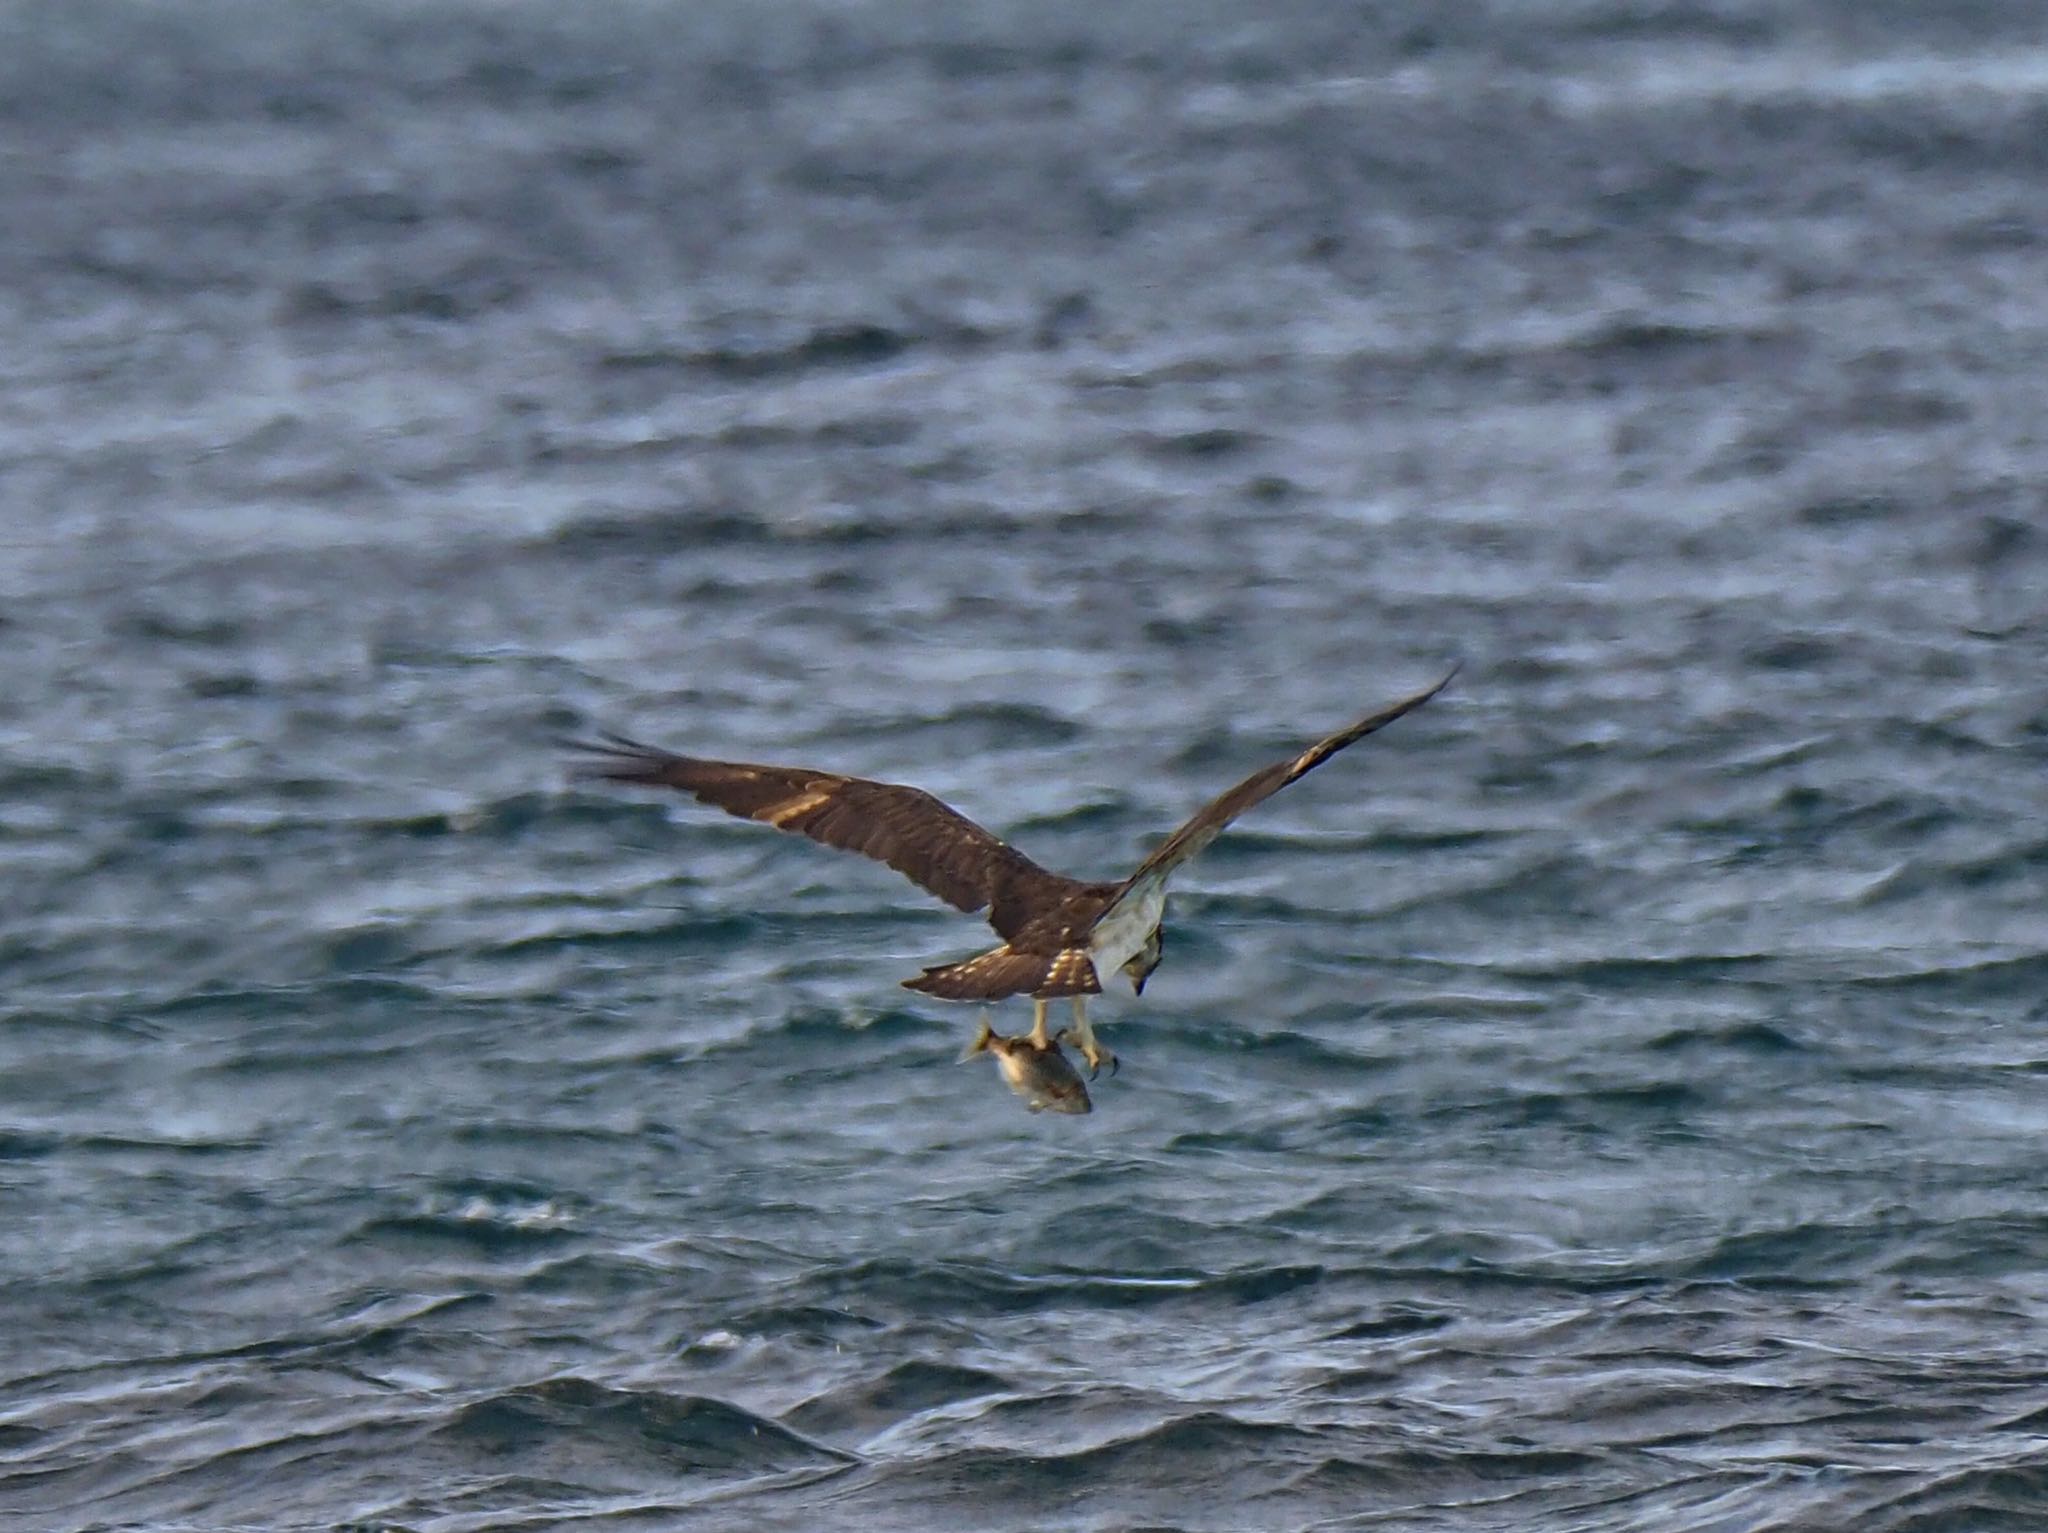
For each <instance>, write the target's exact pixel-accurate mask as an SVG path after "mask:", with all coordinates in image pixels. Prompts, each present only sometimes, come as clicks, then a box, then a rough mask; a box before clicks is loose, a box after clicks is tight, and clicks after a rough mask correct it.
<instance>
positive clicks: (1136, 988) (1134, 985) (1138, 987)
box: [1131, 974, 1152, 995]
mask: <svg viewBox="0 0 2048 1533" xmlns="http://www.w3.org/2000/svg"><path fill="white" fill-rule="evenodd" d="M1151 977H1152V976H1151V975H1149V974H1140V975H1138V976H1136V977H1135V978H1133V979H1132V981H1131V994H1133V995H1143V994H1144V993H1145V981H1146V980H1148V979H1150V978H1151Z"/></svg>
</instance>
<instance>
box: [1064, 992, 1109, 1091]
mask: <svg viewBox="0 0 2048 1533" xmlns="http://www.w3.org/2000/svg"><path fill="white" fill-rule="evenodd" d="M1074 1046H1075V1047H1076V1048H1078V1049H1079V1050H1080V1051H1081V1057H1082V1058H1083V1059H1085V1060H1087V1061H1088V1074H1089V1077H1090V1078H1091V1079H1092V1078H1093V1077H1095V1076H1096V1075H1099V1074H1100V1073H1101V1072H1102V1067H1103V1066H1104V1065H1108V1066H1109V1073H1110V1074H1111V1075H1114V1074H1116V1055H1114V1054H1112V1053H1110V1052H1109V1050H1108V1049H1105V1048H1104V1047H1103V1046H1102V1045H1101V1044H1100V1043H1098V1042H1096V1039H1095V1029H1094V1028H1092V1027H1090V1026H1089V1025H1088V998H1087V997H1086V996H1084V995H1077V996H1075V997H1074Z"/></svg>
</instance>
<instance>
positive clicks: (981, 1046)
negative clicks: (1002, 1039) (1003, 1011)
mask: <svg viewBox="0 0 2048 1533" xmlns="http://www.w3.org/2000/svg"><path fill="white" fill-rule="evenodd" d="M980 1020H981V1026H980V1027H978V1028H977V1029H976V1030H975V1033H974V1042H972V1043H970V1044H968V1045H967V1047H966V1048H965V1049H964V1050H962V1051H961V1054H960V1063H962V1064H963V1065H964V1064H966V1063H967V1061H968V1060H970V1059H972V1058H973V1057H974V1056H975V1055H977V1054H986V1053H987V1052H988V1049H989V1044H990V1043H991V1042H992V1041H993V1040H994V1038H995V1036H996V1030H995V1029H994V1028H992V1027H990V1026H989V1025H988V1013H987V1012H985V1011H984V1012H983V1013H982V1014H981V1019H980Z"/></svg>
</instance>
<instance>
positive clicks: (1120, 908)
mask: <svg viewBox="0 0 2048 1533" xmlns="http://www.w3.org/2000/svg"><path fill="white" fill-rule="evenodd" d="M1456 674H1457V668H1456V667H1455V666H1454V667H1453V668H1452V669H1451V672H1450V674H1449V675H1446V676H1445V677H1444V678H1443V680H1442V681H1439V682H1438V683H1437V684H1436V685H1435V686H1433V687H1430V688H1429V689H1428V690H1427V691H1423V692H1418V693H1416V694H1415V695H1414V696H1412V697H1408V698H1404V699H1403V700H1402V701H1400V702H1398V703H1393V704H1391V705H1389V706H1388V707H1385V708H1382V709H1380V710H1379V711H1378V712H1376V713H1372V714H1368V715H1367V716H1366V717H1365V718H1363V719H1360V720H1359V721H1358V722H1357V723H1355V724H1352V725H1351V726H1349V727H1348V728H1345V729H1341V730H1338V731H1337V732H1336V733H1335V734H1332V735H1328V736H1326V737H1325V738H1323V739H1321V740H1318V741H1317V742H1316V743H1315V744H1314V745H1311V746H1310V747H1309V748H1308V749H1307V750H1305V751H1303V752H1301V753H1300V754H1299V755H1296V756H1290V757H1288V758H1287V759H1285V760H1283V761H1277V762H1274V763H1273V764H1272V765H1271V766H1268V767H1265V768H1263V769H1261V770H1260V771H1257V772H1254V773H1253V774H1252V775H1251V776H1249V777H1247V778H1246V779H1245V780H1244V781H1243V782H1241V783H1239V784H1238V785H1237V786H1236V787H1234V788H1232V789H1230V791H1229V792H1227V793H1224V794H1222V795H1221V796H1219V797H1218V798H1216V799H1214V800H1213V801H1211V802H1210V803H1209V804H1207V805H1206V806H1204V807H1203V808H1202V809H1201V810H1199V811H1197V812H1196V813H1195V814H1194V815H1193V816H1192V817H1191V818H1190V819H1189V820H1188V821H1187V822H1186V823H1185V824H1184V825H1182V826H1181V827H1180V828H1179V829H1178V830H1176V831H1174V833H1173V834H1172V835H1170V836H1168V837H1167V838H1166V840H1165V841H1163V842H1161V843H1160V845H1159V846H1158V847H1157V848H1155V849H1154V851H1153V852H1152V854H1151V855H1150V856H1148V857H1147V858H1146V859H1145V860H1144V861H1143V862H1142V863H1140V864H1139V865H1138V868H1137V870H1136V871H1135V872H1133V873H1132V874H1131V876H1130V877H1129V878H1126V879H1123V880H1121V881H1120V882H1114V883H1098V882H1088V881H1084V880H1081V879H1074V878H1066V877H1063V876H1062V875H1060V874H1058V873H1053V872H1050V871H1048V870H1047V869H1045V868H1042V867H1040V866H1039V865H1038V864H1037V863H1035V862H1033V861H1032V860H1031V859H1030V858H1029V857H1026V856H1025V855H1024V854H1023V853H1022V852H1020V851H1018V850H1017V849H1016V848H1015V847H1013V846H1011V845H1009V844H1008V843H1007V842H1005V841H1003V840H1002V839H1000V838H999V837H997V836H995V835H993V834H991V833H990V832H989V831H986V830H984V829H983V828H982V827H981V826H979V825H977V824H975V823H974V822H973V821H972V820H970V819H968V818H967V817H966V816H965V815H962V814H961V813H959V812H958V811H957V810H955V809H952V808H951V807H949V806H948V805H946V804H944V803H942V802H941V801H940V800H938V799H936V798H934V797H932V795H931V794H929V793H926V792H924V791H923V790H922V789H919V788H912V787H906V786H904V785H903V784H900V783H886V782H873V781H869V780H868V779H866V778H860V777H843V776H840V775H839V774H837V773H834V772H824V771H817V770H813V769H811V768H807V767H782V766H766V765H760V764H755V763H748V762H736V761H711V760H706V759H703V758H699V757H694V756H679V755H675V754H673V753H671V752H669V751H664V750H660V749H657V748H656V747H654V746H650V745H641V744H639V743H638V742H636V741H633V740H628V739H625V738H624V737H622V736H617V735H608V736H606V737H605V739H604V740H602V741H596V742H592V741H575V742H571V743H572V744H573V745H574V747H575V748H576V749H578V750H582V751H585V752H587V753H588V756H589V759H588V760H587V761H585V762H584V763H583V764H582V766H581V767H580V769H579V770H580V771H581V772H582V774H583V775H586V776H591V777H597V778H602V779H604V780H606V781H609V782H620V783H632V784H638V785H641V786H645V787H665V788H675V789H679V790H681V791H682V792H685V793H688V794H690V795H692V796H693V797H695V798H697V799H699V800H700V801H702V802H704V803H706V804H710V805H713V806H714V807H716V808H719V809H723V810H725V811H726V812H727V813H728V814H735V815H740V816H742V817H744V818H747V819H752V820H759V821H761V822H763V823H764V824H768V825H773V826H774V827H775V828H776V829H778V830H786V831H792V832H796V833H799V834H802V835H805V836H808V837H810V838H811V839H812V840H813V841H818V842H821V843H823V844H824V845H826V846H835V847H839V848H841V849H842V850H845V851H852V852H860V853H862V854H863V855H865V856H868V857H873V858H875V859H876V860H878V861H881V862H885V863H887V864H888V865H889V866H890V867H892V868H894V869H896V871H897V872H899V873H902V874H903V875H904V876H905V877H907V878H909V879H910V880H911V881H912V882H913V883H916V884H918V885H920V886H921V887H923V888H925V889H928V890H930V891H931V892H932V893H933V894H936V895H937V896H938V897H939V898H941V899H943V900H945V901H946V902H947V903H948V904H950V905H953V906H954V907H956V908H957V909H960V910H964V911H986V912H987V913H988V923H989V925H990V926H991V927H993V928H994V929H995V933H996V935H997V936H998V937H1000V938H1002V939H1003V940H1002V942H1001V944H1000V945H998V946H996V947H993V948H990V949H989V950H988V951H986V952H984V953H979V954H976V955H975V956H974V957H972V958H967V959H963V960H961V961H958V962H955V963H945V964H935V965H933V966H932V967H930V968H928V969H926V970H925V971H924V972H923V973H922V974H920V975H918V976H917V977H916V978H914V979H907V980H905V981H904V982H903V983H904V984H905V985H906V986H908V987H909V988H910V989H912V990H917V991H921V992H922V993H924V994H926V995H931V996H937V997H940V998H941V999H944V1000H953V1001H994V1000H1001V999H1002V998H1004V997H1006V996H1013V995H1028V996H1030V997H1031V998H1032V999H1033V1001H1034V1002H1035V1003H1036V1015H1035V1019H1034V1022H1033V1026H1032V1030H1031V1032H1030V1034H1029V1035H1028V1038H1027V1039H1026V1040H1024V1041H1028V1042H1029V1043H1030V1045H1031V1046H1032V1047H1034V1048H1037V1049H1040V1050H1044V1049H1046V1048H1048V1047H1052V1046H1053V1045H1052V1042H1051V1039H1050V1038H1049V1036H1048V1034H1047V1030H1046V1027H1047V1024H1046V1003H1047V1002H1048V1001H1050V1000H1054V999H1057V998H1059V997H1062V996H1064V997H1070V998H1071V999H1072V1003H1073V1009H1074V1025H1073V1035H1074V1040H1075V1043H1076V1045H1077V1046H1078V1047H1079V1048H1080V1050H1081V1052H1082V1053H1083V1055H1085V1056H1086V1058H1087V1060H1088V1063H1089V1065H1090V1067H1091V1068H1099V1067H1100V1066H1101V1065H1102V1064H1103V1063H1104V1062H1108V1063H1110V1064H1111V1065H1114V1063H1115V1059H1114V1056H1112V1055H1110V1054H1109V1053H1108V1052H1107V1051H1106V1050H1104V1049H1103V1048H1102V1047H1101V1046H1100V1044H1098V1043H1097V1041H1096V1039H1095V1034H1094V1030H1093V1028H1091V1027H1090V1026H1089V1023H1088V1015H1087V1009H1086V1006H1085V1004H1084V1001H1083V998H1084V997H1086V996H1090V995H1095V994H1098V993H1100V991H1101V990H1102V987H1103V981H1104V980H1105V979H1107V978H1108V977H1109V976H1111V975H1113V974H1116V973H1117V972H1119V971H1121V972H1122V973H1124V974H1125V975H1126V976H1128V977H1129V979H1130V981H1131V986H1132V988H1133V989H1134V990H1135V991H1137V992H1139V993H1141V994H1142V993H1143V991H1144V988H1145V980H1146V978H1147V977H1148V976H1149V975H1150V974H1151V972H1152V971H1153V970H1154V969H1155V968H1157V967H1158V965H1159V959H1160V953H1161V944H1162V942H1163V935H1162V927H1161V919H1162V917H1163V915H1164V913H1165V909H1166V884H1167V880H1168V879H1169V878H1170V877H1171V876H1172V874H1173V872H1174V871H1175V869H1177V868H1178V867H1180V865H1181V864H1182V863H1184V862H1186V861H1188V860H1189V859H1190V858H1192V857H1194V856H1195V855H1196V854H1197V853H1199V852H1200V851H1201V850H1202V849H1203V848H1204V847H1206V846H1207V845H1208V844H1209V843H1210V842H1211V841H1213V840H1215V839H1216V837H1217V836H1218V835H1219V834H1220V833H1221V832H1222V831H1223V829H1224V827H1225V826H1227V825H1229V824H1230V822H1231V821H1232V820H1234V819H1236V818H1237V817H1238V816H1239V815H1241V814H1243V813H1244V812H1245V811H1246V810H1247V809H1250V808H1252V807H1253V806H1254V805H1256V804H1259V803H1262V802H1264V801H1265V800H1266V799H1267V798H1270V797H1271V796H1272V795H1273V794H1275V793H1277V792H1279V791H1280V789H1282V788H1284V787H1286V786H1287V785H1288V784H1289V783H1291V782H1293V781H1294V780H1295V779H1296V778H1298V777H1301V776H1302V775H1304V774H1305V773H1307V772H1310V771H1313V770H1314V769H1315V768H1316V767H1318V766H1320V765H1322V763H1323V762H1325V761H1327V760H1328V759H1329V758H1330V757H1331V756H1334V755H1335V754H1336V753H1337V752H1338V751H1340V750H1342V749H1344V748H1345V747H1346V746H1348V745H1350V744H1352V743H1353V742H1355V741H1357V740H1361V739H1363V738H1365V736H1367V735H1369V734H1371V733H1373V732H1374V731H1375V730H1378V729H1380V728H1382V727H1384V726H1385V725H1388V724H1391V723H1392V722H1393V721H1394V720H1395V719H1398V718H1400V717H1401V716H1402V715H1403V714H1406V713H1411V712H1413V711H1414V710H1415V709H1417V708H1419V707H1421V706H1422V705H1423V704H1424V703H1426V702H1428V701H1429V700H1430V699H1431V698H1432V697H1435V696H1436V695H1437V693H1439V692H1441V691H1442V690H1443V689H1444V688H1445V687H1446V686H1447V685H1449V683H1450V680H1451V677H1452V676H1455V675H1456Z"/></svg>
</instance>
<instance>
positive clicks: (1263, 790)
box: [1102, 665, 1460, 921]
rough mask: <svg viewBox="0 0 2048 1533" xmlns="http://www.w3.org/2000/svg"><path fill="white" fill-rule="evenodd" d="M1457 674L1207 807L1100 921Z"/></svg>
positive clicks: (1127, 883) (1157, 853)
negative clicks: (1251, 812)
mask: <svg viewBox="0 0 2048 1533" xmlns="http://www.w3.org/2000/svg"><path fill="white" fill-rule="evenodd" d="M1459 669H1460V666H1458V665H1454V666H1452V667H1451V668H1450V670H1449V671H1448V672H1446V673H1445V675H1444V679H1443V680H1442V681H1439V682H1438V683H1437V684H1436V685H1435V686H1433V687H1431V688H1429V689H1428V690H1427V691H1424V692H1417V693H1416V694H1415V695H1414V696H1413V697H1406V698H1403V699H1402V700H1401V701H1400V702H1398V703H1390V704H1388V705H1387V706H1386V707H1384V708H1382V709H1380V710H1379V712H1377V713H1369V714H1367V715H1366V716H1365V717H1364V718H1362V719H1360V720H1359V721H1358V722H1357V723H1356V724H1353V725H1351V726H1350V727H1349V728H1347V729H1340V730H1338V731H1337V732H1336V733H1335V734H1333V735H1329V736H1327V737H1326V738H1324V739H1321V740H1318V741H1316V743H1315V744H1314V745H1311V746H1310V747H1309V748H1308V749H1307V750H1305V751H1303V752H1302V753H1301V754H1300V755H1298V756H1289V757H1288V758H1287V759H1286V760H1285V761H1276V762H1274V763H1273V764H1272V765H1271V766H1269V767H1261V768H1260V769H1259V770H1258V771H1256V772H1254V773H1252V775H1251V776H1249V777H1247V778H1246V779H1245V780H1244V781H1243V782H1241V783H1239V784H1238V785H1237V786H1236V787H1234V788H1232V789H1231V790H1230V791H1229V792H1228V793H1225V794H1222V795H1221V796H1219V797H1218V798H1216V799H1214V800H1213V801H1211V802H1210V803H1208V804H1205V805H1204V806H1203V807H1202V808H1201V809H1199V810H1197V811H1196V812H1195V814H1194V815H1193V816H1192V817H1191V818H1190V819H1189V820H1188V822H1187V823H1186V824H1185V825H1183V826H1181V828H1180V829H1179V830H1176V831H1175V832H1174V833H1173V834H1172V835H1170V836H1168V837H1167V838H1166V839H1165V840H1164V841H1162V842H1160V843H1159V845H1158V847H1157V848H1155V849H1154V851H1153V853H1152V855H1151V856H1149V857H1147V858H1146V859H1145V860H1144V861H1143V862H1141V863H1139V864H1138V870H1137V871H1136V872H1135V873H1133V874H1132V875H1131V876H1130V877H1129V878H1127V879H1125V880H1124V885H1123V888H1122V890H1121V891H1120V892H1119V893H1118V895H1117V897H1116V899H1115V900H1113V901H1112V902H1111V903H1110V905H1109V907H1108V908H1107V909H1105V910H1104V911H1103V913H1102V920H1104V921H1107V920H1109V919H1110V918H1111V916H1112V915H1113V913H1114V912H1115V910H1116V908H1117V906H1119V905H1122V904H1124V903H1125V902H1126V901H1127V900H1130V899H1132V898H1134V897H1138V896H1141V895H1143V894H1145V893H1149V892H1151V891H1153V890H1156V889H1159V888H1162V887H1163V886H1164V885H1165V883H1166V880H1167V878H1168V877H1169V876H1170V875H1171V874H1172V872H1173V870H1174V869H1175V868H1177V867H1179V866H1180V865H1181V864H1182V863H1184V862H1186V861H1187V860H1188V859H1189V858H1191V857H1193V856H1194V855H1195V854H1196V853H1198V852H1200V851H1201V850H1202V849H1203V848H1204V847H1206V846H1207V845H1208V844H1209V843H1210V842H1211V841H1214V840H1215V839H1216V838H1217V837H1218V836H1220V835H1221V834H1222V833H1223V830H1224V827H1225V826H1227V825H1229V824H1230V822H1231V821H1232V820H1234V819H1236V818H1237V817H1238V816H1239V815H1241V814H1243V813H1244V812H1245V811H1246V810H1247V809H1250V808H1252V807H1253V806H1254V805H1256V804H1262V803H1264V802H1265V801H1266V800H1267V799H1269V798H1271V797H1272V796H1273V795H1274V794H1276V793H1278V792H1279V791H1280V790H1281V789H1282V788H1284V787H1286V786H1287V785H1288V784H1289V783H1291V782H1293V781H1294V780H1295V779H1296V778H1297V777H1301V776H1305V775H1306V774H1307V773H1310V772H1313V771H1314V770H1315V769H1316V768H1317V767H1319V766H1321V765H1322V764H1323V763H1324V762H1325V761H1328V760H1329V759H1330V758H1331V757H1332V756H1334V755H1336V754H1337V752H1339V751H1341V750H1342V749H1344V747H1345V746H1347V745H1353V744H1356V743H1357V742H1358V741H1360V740H1363V739H1364V738H1365V737H1366V736H1367V735H1369V734H1371V733H1372V732H1373V731H1374V730H1377V729H1384V728H1386V726H1387V725H1389V724H1391V723H1393V722H1394V720H1396V719H1398V718H1400V717H1401V715H1402V714H1404V713H1413V712H1414V711H1415V710H1416V709H1417V708H1420V707H1421V706H1422V705H1423V704H1424V703H1426V702H1428V701H1429V700H1430V699H1431V698H1432V697H1435V696H1436V695H1437V693H1439V692H1441V691H1443V689H1444V688H1445V687H1447V686H1449V685H1450V684H1451V678H1452V677H1453V676H1456V675H1457V674H1458V671H1459Z"/></svg>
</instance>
